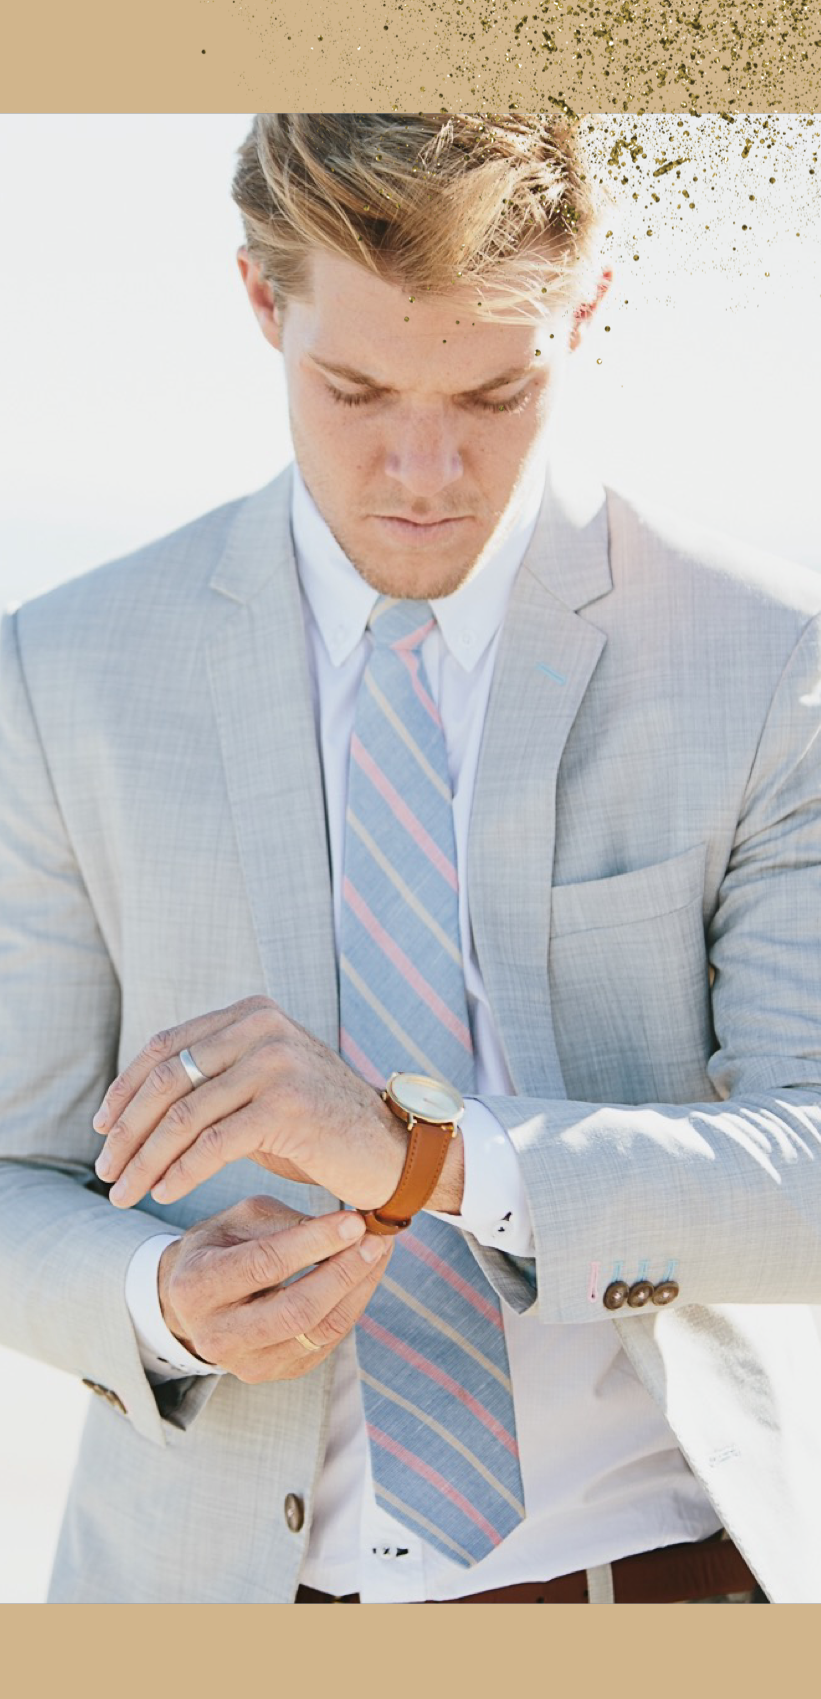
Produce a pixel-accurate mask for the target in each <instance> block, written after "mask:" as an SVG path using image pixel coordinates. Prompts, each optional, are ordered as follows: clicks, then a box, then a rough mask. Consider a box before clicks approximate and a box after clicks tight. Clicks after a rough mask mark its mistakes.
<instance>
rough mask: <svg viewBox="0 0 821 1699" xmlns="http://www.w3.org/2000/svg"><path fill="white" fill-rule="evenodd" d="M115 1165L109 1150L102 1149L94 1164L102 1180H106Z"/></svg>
mask: <svg viewBox="0 0 821 1699" xmlns="http://www.w3.org/2000/svg"><path fill="white" fill-rule="evenodd" d="M113 1166H114V1165H113V1163H112V1161H111V1155H110V1153H109V1152H108V1151H107V1150H101V1151H100V1154H99V1156H98V1158H97V1161H96V1162H95V1164H94V1168H95V1171H96V1173H97V1174H98V1175H99V1178H100V1179H101V1180H106V1179H107V1178H108V1176H109V1174H110V1173H111V1170H112V1167H113Z"/></svg>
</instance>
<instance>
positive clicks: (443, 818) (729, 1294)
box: [0, 114, 821, 1603]
mask: <svg viewBox="0 0 821 1699" xmlns="http://www.w3.org/2000/svg"><path fill="white" fill-rule="evenodd" d="M235 196H236V198H237V200H238V203H239V205H240V207H241V209H242V212H243V217H244V220H245V228H246V237H247V241H246V245H245V247H244V248H243V249H242V251H241V254H240V269H241V273H242V276H243V279H244V283H245V287H246V290H247V293H248V296H249V299H250V302H251V305H252V307H253V310H254V312H255V314H256V316H257V318H258V320H259V323H260V326H261V328H262V331H263V334H264V336H265V337H266V339H267V340H268V342H269V343H270V344H271V345H272V346H273V347H274V348H275V349H277V351H278V352H279V353H280V355H281V357H282V359H283V361H284V365H285V373H286V378H287V390H288V402H289V410H290V419H291V428H292V435H293V442H294V449H295V464H294V465H292V466H289V467H287V468H286V469H285V471H284V472H283V473H282V474H280V476H279V477H278V478H277V479H275V480H274V482H273V484H272V485H270V486H269V487H268V488H267V489H265V490H263V491H261V492H259V494H257V495H254V496H251V497H249V498H247V499H245V500H243V501H239V502H235V503H231V504H229V505H228V506H227V507H224V508H221V509H219V510H217V511H216V512H215V513H212V514H209V515H207V516H206V517H205V518H204V519H202V520H199V521H197V522H195V523H194V524H193V525H191V526H188V527H186V528H185V529H184V530H183V531H181V532H179V533H177V534H176V535H175V536H173V537H171V538H168V539H165V540H163V541H161V542H159V543H156V544H152V545H151V546H150V547H148V548H147V549H144V550H142V551H140V553H139V554H137V555H136V556H133V557H132V558H131V559H129V560H128V561H125V562H119V563H116V564H115V565H114V566H113V567H106V568H103V569H100V570H99V571H97V572H95V573H91V574H88V575H86V576H85V577H84V578H80V579H77V580H74V581H73V582H71V583H69V584H67V585H65V586H62V587H61V588H59V589H57V590H55V591H53V592H51V593H50V594H49V595H47V596H44V597H41V598H39V599H38V600H35V601H33V602H31V603H30V604H28V605H26V606H24V607H23V608H21V609H20V610H19V611H18V613H17V614H16V616H15V615H11V614H9V615H7V616H6V617H5V619H4V621H3V626H2V637H3V646H2V662H1V663H0V665H1V667H2V670H1V671H0V685H1V686H2V690H1V692H0V695H1V697H2V722H1V723H0V733H1V742H0V747H1V748H2V775H0V784H1V787H2V788H1V789H0V794H1V795H2V805H1V806H2V835H1V838H0V847H1V850H2V870H3V880H2V910H1V911H0V912H1V914H2V934H0V936H2V970H3V972H2V983H3V995H4V1002H5V1014H4V1021H5V1026H6V1030H7V1032H8V1040H7V1043H6V1045H5V1046H4V1056H3V1100H2V1101H3V1113H2V1128H3V1134H2V1137H3V1147H2V1148H3V1156H4V1158H5V1160H4V1162H3V1165H2V1170H0V1174H1V1177H2V1183H1V1184H0V1247H2V1249H0V1256H2V1281H3V1290H4V1293H5V1294H6V1301H5V1304H4V1307H3V1318H4V1334H3V1337H4V1339H5V1341H6V1342H7V1343H8V1344H10V1345H12V1346H14V1347H16V1348H19V1349H22V1350H25V1351H27V1352H29V1353H31V1354H33V1355H38V1356H40V1357H42V1358H43V1359H44V1360H46V1361H49V1362H51V1363H54V1364H56V1365H58V1366H60V1367H63V1368H65V1369H67V1370H69V1371H70V1372H73V1373H75V1374H79V1375H81V1376H82V1378H83V1379H84V1380H85V1381H86V1383H87V1384H88V1385H90V1386H91V1387H92V1389H93V1390H94V1391H95V1393H97V1394H98V1396H97V1397H96V1398H95V1399H93V1400H92V1405H91V1408H90V1411H89V1416H88V1421H87V1426H86V1429H85V1434H84V1438H83V1442H82V1446H81V1450H80V1456H79V1459H78V1464H77V1470H76V1474H75V1479H74V1483H73V1486H72V1490H71V1494H70V1499H69V1504H68V1508H67V1512H66V1517H65V1522H64V1527H63V1532H62V1537H61V1541H60V1546H59V1550H58V1554H57V1559H56V1564H55V1571H54V1576H53V1579H52V1586H51V1593H50V1597H51V1599H52V1600H53V1601H55V1602H81V1601H85V1602H92V1601H109V1602H149V1601H158V1600H159V1601H164V1602H176V1601H179V1602H208V1601H213V1602H232V1601H239V1602H259V1603H265V1602H271V1601H274V1602H289V1601H291V1600H294V1599H298V1600H299V1601H300V1602H302V1601H304V1602H327V1601H329V1600H332V1599H337V1598H345V1599H356V1598H361V1599H362V1600H363V1601H365V1602H368V1601H390V1600H393V1601H407V1602H414V1601H422V1600H430V1601H447V1600H466V1601H471V1600H472V1601H476V1600H478V1599H483V1598H489V1599H491V1600H493V1601H496V1602H505V1601H509V1600H515V1601H519V1602H537V1601H539V1602H541V1601H545V1602H558V1601H562V1600H571V1601H575V1602H584V1601H589V1602H594V1603H595V1602H611V1601H615V1602H623V1601H633V1600H647V1601H650V1602H664V1601H666V1600H681V1601H685V1600H699V1599H707V1598H709V1599H723V1598H731V1599H743V1600H745V1601H746V1600H753V1599H755V1600H761V1599H764V1598H770V1599H772V1600H776V1601H795V1602H802V1601H810V1600H814V1599H817V1598H818V1597H819V1594H820V1593H821V1547H819V1538H818V1531H817V1530H818V1527H819V1513H821V1474H820V1472H819V1467H818V1461H817V1442H816V1427H817V1411H818V1408H819V1395H821V1375H819V1348H818V1341H817V1335H816V1332H815V1328H814V1325H813V1322H812V1318H811V1315H810V1312H809V1310H808V1309H807V1308H806V1307H805V1306H806V1305H808V1304H810V1303H817V1302H819V1301H821V1234H819V1224H820V1223H821V1180H819V1162H818V1141H819V1132H820V1131H821V1110H820V1109H819V1099H818V1091H819V1080H820V1079H821V1056H820V1055H819V1028H818V969H817V962H818V959H819V957H818V953H817V944H818V933H819V918H820V916H821V910H820V908H819V890H818V887H819V874H818V844H819V827H820V826H821V801H820V800H819V749H820V748H821V742H819V737H818V727H819V706H821V679H820V678H819V624H818V613H819V608H821V591H820V590H819V586H818V583H817V580H815V578H814V577H813V576H812V575H811V574H809V573H805V572H803V571H801V570H797V569H793V568H792V567H789V566H784V565H781V564H776V565H773V564H772V563H770V562H767V561H762V560H761V559H759V558H758V557H754V556H752V555H751V554H744V555H741V554H740V553H739V552H738V551H736V550H734V549H732V548H728V547H726V546H724V545H719V544H716V543H715V542H712V541H707V540H705V539H703V538H701V537H698V536H695V537H694V536H692V535H690V534H689V532H688V531H687V530H686V529H685V528H684V527H683V526H679V525H669V524H666V523H665V524H662V523H659V522H655V521H651V520H650V519H648V517H647V516H646V515H644V514H641V513H638V512H637V511H636V510H635V509H634V508H632V507H631V506H630V505H629V504H628V503H626V502H625V501H623V500H622V499H620V498H618V497H617V496H615V495H614V494H613V493H612V492H604V491H602V490H601V489H600V488H599V487H598V486H597V484H596V482H595V480H592V479H591V478H590V477H589V476H587V475H584V476H582V475H575V474H574V476H573V477H572V478H571V477H570V475H569V474H568V473H567V472H566V471H564V472H561V471H560V470H559V462H558V458H557V456H556V454H555V453H554V452H553V448H554V445H553V443H552V436H551V426H552V423H553V422H554V421H555V418H556V413H555V405H556V395H557V392H558V391H559V389H560V386H561V382H562V380H563V377H564V374H565V371H566V370H567V368H568V365H569V362H570V361H571V360H572V354H573V351H574V349H575V347H576V346H577V344H578V342H579V338H580V335H581V334H582V332H583V329H584V325H585V322H586V321H587V320H588V319H589V318H590V316H591V314H592V313H593V312H594V311H595V310H596V307H597V305H598V302H599V301H600V300H601V298H602V296H603V294H604V292H605V290H606V287H607V281H608V280H607V277H606V276H604V277H599V276H598V275H596V274H593V275H592V276H591V273H590V265H591V261H592V259H593V258H594V256H595V242H594V234H595V222H594V219H593V208H592V203H591V199H590V196H589V193H588V189H587V187H586V185H585V182H584V175H583V172H582V169H581V165H580V162H579V160H578V158H577V156H576V153H575V144H574V142H573V138H572V137H571V136H569V135H566V134H562V133H561V132H560V131H559V130H558V129H556V128H553V127H551V125H550V124H549V123H547V122H546V121H545V120H544V119H542V118H541V117H539V116H533V117H528V116H527V115H525V116H523V115H506V116H501V117H498V118H493V119H487V120H485V121H482V120H481V119H479V118H474V117H470V116H456V117H453V118H452V119H448V120H447V121H446V122H445V123H443V122H442V121H441V120H440V119H439V118H438V117H435V116H433V115H429V116H426V115H421V116H417V117H413V118H411V117H407V116H397V115H387V114H362V115H306V114H295V115H294V114H286V115H282V114H267V115H261V116H260V117H258V118H257V120H256V121H255V125H254V128H253V131H252V134H251V136H250V137H249V139H248V142H247V143H246V145H245V147H244V149H243V151H242V155H241V160H240V168H239V171H238V173H237V178H236V182H235ZM511 306H512V308H513V310H511ZM548 449H550V451H551V452H550V454H549V455H548ZM395 1075H398V1078H394V1076H395ZM383 1089H384V1091H385V1095H383ZM92 1120H93V1122H94V1126H93V1127H92ZM95 1129H96V1130H95ZM101 1134H102V1135H103V1137H102V1141H101V1137H100V1135H101ZM95 1161H96V1173H95V1166H94V1165H95ZM251 1163H253V1164H254V1166H253V1167H252V1166H251ZM109 1187H110V1188H111V1192H110V1202H109V1201H108V1200H107V1198H106V1195H105V1194H106V1192H107V1190H108V1188H109ZM101 1194H102V1195H101ZM112 1205H113V1206H114V1207H112Z"/></svg>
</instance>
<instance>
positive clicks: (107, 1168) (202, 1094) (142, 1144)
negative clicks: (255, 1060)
mask: <svg viewBox="0 0 821 1699" xmlns="http://www.w3.org/2000/svg"><path fill="white" fill-rule="evenodd" d="M182 1081H184V1082H185V1083H184V1086H183V1084H182ZM256 1084H257V1076H256V1072H255V1070H254V1068H253V1064H252V1062H251V1061H250V1059H247V1058H241V1059H240V1060H238V1061H237V1062H236V1063H235V1064H234V1065H233V1066H232V1067H230V1068H227V1069H226V1071H225V1072H224V1073H222V1074H219V1075H218V1076H217V1078H216V1079H214V1080H209V1081H208V1084H207V1085H203V1086H197V1088H196V1089H194V1088H193V1087H192V1086H191V1084H190V1082H189V1080H188V1078H187V1076H186V1075H185V1073H184V1070H183V1069H182V1066H181V1064H180V1062H179V1059H178V1058H174V1059H173V1060H172V1061H169V1062H162V1063H158V1065H157V1067H156V1068H154V1069H152V1071H151V1074H150V1075H149V1079H148V1081H147V1082H146V1084H145V1086H143V1087H142V1088H141V1091H140V1092H138V1094H137V1096H136V1098H135V1099H134V1101H133V1103H132V1104H131V1105H130V1107H129V1108H128V1109H127V1110H126V1112H125V1113H124V1114H123V1115H121V1116H120V1119H119V1120H118V1121H115V1123H114V1125H113V1127H112V1128H111V1130H110V1132H109V1134H108V1137H107V1139H106V1142H105V1144H104V1145H103V1148H102V1150H101V1151H100V1154H99V1156H98V1157H97V1161H96V1163H95V1165H94V1166H95V1169H96V1171H97V1173H98V1175H99V1177H100V1179H101V1180H105V1181H107V1182H109V1183H111V1182H112V1181H115V1180H116V1181H117V1185H116V1186H115V1187H114V1189H113V1190H112V1192H110V1193H109V1197H110V1199H111V1202H112V1203H115V1204H119V1205H123V1206H127V1205H129V1204H132V1203H136V1202H137V1201H138V1199H139V1198H141V1197H144V1196H145V1193H146V1192H148V1191H150V1190H151V1188H152V1187H153V1186H154V1185H155V1183H156V1182H157V1181H159V1180H160V1179H161V1178H162V1177H163V1176H164V1175H165V1174H166V1172H167V1171H168V1169H169V1168H170V1167H171V1166H172V1165H173V1164H175V1163H176V1162H177V1161H178V1160H179V1159H180V1158H183V1157H184V1153H186V1152H190V1150H191V1147H192V1146H193V1145H195V1144H196V1141H197V1140H198V1139H200V1138H202V1137H204V1136H205V1135H206V1133H207V1134H209V1135H210V1134H211V1133H213V1132H214V1131H215V1127H216V1124H217V1123H219V1124H220V1125H223V1126H224V1127H225V1130H226V1138H225V1140H224V1141H220V1144H219V1147H218V1148H219V1157H218V1159H215V1157H216V1149H217V1147H215V1149H214V1152H213V1154H212V1155H211V1157H210V1158H209V1149H210V1146H209V1144H208V1141H207V1140H206V1142H205V1144H204V1147H203V1150H202V1152H201V1153H200V1169H199V1171H200V1174H201V1177H202V1178H210V1176H211V1175H212V1174H215V1173H216V1172H217V1170H218V1169H219V1168H221V1167H223V1166H224V1164H225V1163H226V1162H232V1161H236V1159H237V1157H239V1156H246V1155H249V1154H250V1153H251V1151H253V1150H254V1149H255V1148H256V1145H257V1144H258V1142H259V1131H260V1128H259V1122H258V1121H255V1122H254V1128H255V1129H256V1130H254V1128H252V1127H251V1126H250V1125H249V1124H247V1123H246V1122H245V1121H241V1120H240V1115H241V1112H242V1111H244V1110H246V1109H247V1108H248V1106H249V1104H250V1103H251V1100H252V1098H253V1096H254V1090H255V1086H256ZM163 1085H164V1087H165V1090H166V1093H167V1095H166V1099H165V1103H164V1104H163V1108H162V1110H161V1111H160V1118H159V1119H157V1114H158V1111H157V1107H156V1104H157V1097H156V1094H157V1092H158V1091H159V1090H160V1089H162V1088H163ZM143 1094H145V1095H143ZM149 1094H150V1095H149ZM175 1094H176V1095H175ZM149 1116H153V1121H149ZM198 1183H199V1181H198V1180H197V1179H196V1178H193V1177H191V1178H189V1163H188V1161H186V1162H185V1163H184V1166H182V1167H181V1168H180V1170H179V1184H178V1186H177V1190H176V1192H175V1193H174V1194H173V1195H174V1196H175V1197H183V1196H184V1194H185V1193H186V1192H188V1191H190V1190H191V1189H192V1186H194V1185H197V1184H198ZM170 1198H171V1194H170V1193H168V1194H167V1195H166V1194H165V1193H164V1194H163V1197H162V1201H163V1202H167V1201H170Z"/></svg>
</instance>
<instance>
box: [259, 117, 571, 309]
mask: <svg viewBox="0 0 821 1699" xmlns="http://www.w3.org/2000/svg"><path fill="white" fill-rule="evenodd" d="M585 165H586V162H585V159H584V154H583V150H582V144H581V138H580V135H579V128H578V125H577V124H572V123H570V122H567V121H564V120H558V119H554V118H550V117H548V116H546V115H545V114H544V113H541V112H530V113H528V112H510V113H503V114H499V115H497V114H490V113H483V114H475V113H461V112H460V113H451V114H449V115H447V116H445V117H443V116H442V115H441V114H436V113H424V112H422V113H415V114H408V113H391V112H260V113H257V115H256V117H255V118H254V121H253V124H252V126H251V130H250V132H249V134H248V136H247V138H246V140H245V142H244V143H243V145H242V147H241V148H240V150H239V162H238V165H237V169H236V173H235V176H234V181H233V185H232V193H233V198H234V200H235V202H236V204H237V206H238V207H239V210H240V212H241V214H242V220H243V225H244V229H245V240H246V246H247V249H248V253H249V256H250V258H251V259H252V260H253V261H254V262H256V264H258V266H259V268H260V270H261V272H262V275H263V277H264V278H265V279H266V281H267V282H268V283H269V284H270V285H271V287H272V289H273V293H274V298H275V300H276V302H277V304H278V306H279V307H280V308H281V309H282V310H284V309H286V308H287V304H288V302H289V301H290V300H303V301H305V300H308V299H310V267H311V250H312V249H314V248H316V247H321V248H325V249H329V250H330V251H331V252H332V253H334V254H337V255H339V256H340V257H342V258H345V259H349V260H353V261H355V262H357V263H358V264H360V265H362V266H365V267H366V268H367V269H368V270H369V271H371V272H373V273H374V274H375V275H376V276H378V277H381V278H382V279H384V280H385V281H388V282H393V283H397V284H399V285H400V286H403V287H406V288H408V289H409V290H411V291H412V292H414V293H416V294H417V295H420V294H422V292H423V291H427V292H429V293H431V294H433V295H443V294H454V293H464V292H467V295H468V298H470V297H471V296H472V304H475V308H476V311H477V315H478V316H482V317H487V316H492V317H493V318H494V319H499V320H501V321H502V322H504V321H505V319H506V318H507V315H506V314H505V313H500V312H499V310H498V305H497V304H495V303H494V304H493V305H491V304H490V303H488V302H487V300H486V295H487V293H488V291H489V290H490V291H493V292H495V293H496V295H497V301H498V297H499V296H504V297H506V298H508V299H509V301H510V303H511V305H513V306H514V307H515V304H516V303H521V302H523V301H529V302H530V304H531V312H532V310H533V305H534V303H535V305H536V307H537V310H545V309H546V308H549V310H551V311H553V310H555V309H556V308H559V310H561V309H562V308H564V307H567V306H569V305H570V304H571V303H572V302H578V301H580V300H582V299H587V298H588V296H587V295H586V294H585V291H586V290H588V289H590V290H591V291H592V293H595V282H596V279H597V276H598V272H599V270H600V267H597V266H596V258H597V255H596V235H597V230H598V217H597V214H598V212H599V208H598V207H597V204H596V200H595V198H594V195H593V192H592V187H591V184H590V182H589V180H588V174H587V171H586V169H585ZM524 310H525V312H527V308H525V309H524ZM521 316H522V314H521V311H514V313H513V318H514V320H518V319H519V318H520V317H521Z"/></svg>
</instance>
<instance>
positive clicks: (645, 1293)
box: [627, 1280, 655, 1310]
mask: <svg viewBox="0 0 821 1699" xmlns="http://www.w3.org/2000/svg"><path fill="white" fill-rule="evenodd" d="M654 1291H655V1287H654V1286H653V1285H652V1283H651V1281H649V1280H635V1281H634V1282H633V1285H632V1286H631V1287H630V1291H629V1292H628V1294H627V1302H628V1304H629V1305H630V1308H631V1310H643V1309H644V1306H645V1304H649V1302H650V1299H651V1298H652V1296H653V1293H654Z"/></svg>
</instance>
